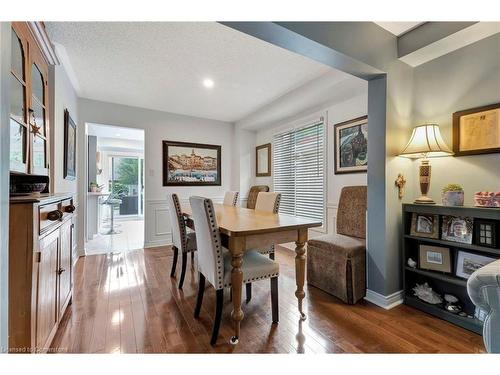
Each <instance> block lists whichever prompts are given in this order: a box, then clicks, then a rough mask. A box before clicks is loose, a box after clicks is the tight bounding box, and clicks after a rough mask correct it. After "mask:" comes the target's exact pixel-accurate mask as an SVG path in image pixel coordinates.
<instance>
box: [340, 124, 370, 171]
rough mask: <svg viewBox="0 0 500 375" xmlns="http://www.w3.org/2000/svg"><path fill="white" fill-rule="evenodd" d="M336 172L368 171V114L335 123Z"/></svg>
mask: <svg viewBox="0 0 500 375" xmlns="http://www.w3.org/2000/svg"><path fill="white" fill-rule="evenodd" d="M334 133H335V134H334V153H335V174H341V173H359V172H366V170H367V168H368V116H363V117H358V118H355V119H353V120H349V121H344V122H341V123H339V124H335V125H334Z"/></svg>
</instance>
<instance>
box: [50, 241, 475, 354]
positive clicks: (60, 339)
mask: <svg viewBox="0 0 500 375" xmlns="http://www.w3.org/2000/svg"><path fill="white" fill-rule="evenodd" d="M276 255H277V256H276V259H277V260H278V261H279V262H280V266H281V270H280V271H281V274H280V278H279V310H280V322H279V324H277V325H273V324H271V298H270V285H269V281H268V280H265V281H260V282H256V283H254V285H253V293H252V300H251V301H250V303H249V304H248V305H245V304H244V306H243V309H244V312H245V319H244V320H243V322H242V325H241V340H240V343H239V344H238V345H237V346H232V345H230V344H229V343H228V340H229V337H230V336H231V334H232V324H231V317H230V314H231V309H232V305H231V304H230V303H229V291H227V293H226V296H225V299H226V302H225V304H224V310H223V318H222V325H221V328H220V335H219V339H218V342H217V345H216V346H215V347H211V346H210V345H209V340H210V334H211V329H212V323H213V316H214V309H215V306H214V305H215V291H214V289H213V288H212V287H211V286H207V291H206V292H205V298H204V300H203V306H202V310H201V314H200V319H199V320H196V319H194V317H193V311H194V305H195V301H196V293H197V272H196V271H195V268H194V267H191V261H190V260H189V264H188V271H187V274H186V280H185V282H184V290H182V291H181V290H179V289H177V280H176V279H171V278H170V275H169V274H170V267H171V261H172V258H173V257H172V251H171V250H170V248H168V247H162V248H154V249H146V250H137V251H130V252H125V253H114V254H104V255H91V256H87V257H85V258H80V259H79V260H78V262H77V265H76V267H75V288H74V296H73V304H72V305H71V306H70V307H69V308H68V311H67V312H66V315H65V316H64V318H63V322H62V323H61V326H60V328H59V330H58V332H57V334H56V336H55V339H54V341H53V343H52V346H53V348H58V349H59V350H58V352H71V353H212V352H217V353H231V352H235V353H289V352H290V353H297V352H300V353H325V352H326V353H362V352H365V353H477V352H484V347H483V343H482V338H481V337H480V336H478V335H476V334H474V333H471V332H469V331H466V330H464V329H461V328H459V327H456V326H454V325H452V324H449V323H447V322H445V321H442V320H440V319H437V318H434V317H432V316H430V315H427V314H425V313H423V312H420V311H418V310H415V309H413V308H410V307H408V306H398V307H396V308H394V309H392V310H389V311H386V310H383V309H381V308H379V307H377V306H375V305H372V304H370V303H368V302H366V301H362V302H360V303H358V304H357V305H355V306H348V305H345V304H343V303H342V302H341V301H339V300H337V299H336V298H334V297H332V296H330V295H329V294H326V293H324V292H322V291H321V290H319V289H316V288H314V287H309V288H307V289H306V299H305V300H304V302H305V309H306V313H307V316H308V317H307V320H306V321H305V322H299V314H298V311H297V300H296V298H295V296H294V292H295V277H294V254H293V253H292V252H290V251H288V250H285V249H282V248H279V250H278V251H277V254H276ZM188 259H190V258H188ZM179 268H180V265H179V264H178V265H177V275H179V273H180V272H179ZM207 285H208V283H207Z"/></svg>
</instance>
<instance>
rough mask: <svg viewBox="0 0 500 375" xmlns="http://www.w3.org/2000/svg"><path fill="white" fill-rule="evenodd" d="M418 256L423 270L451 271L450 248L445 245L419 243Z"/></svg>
mask: <svg viewBox="0 0 500 375" xmlns="http://www.w3.org/2000/svg"><path fill="white" fill-rule="evenodd" d="M418 258H419V267H420V268H421V269H423V270H432V271H440V272H446V273H451V260H450V249H449V248H447V247H440V246H429V245H420V246H419V248H418Z"/></svg>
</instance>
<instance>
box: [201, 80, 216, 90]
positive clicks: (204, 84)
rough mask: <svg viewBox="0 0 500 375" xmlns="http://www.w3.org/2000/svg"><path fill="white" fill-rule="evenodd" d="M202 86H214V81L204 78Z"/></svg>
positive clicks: (209, 87)
mask: <svg viewBox="0 0 500 375" xmlns="http://www.w3.org/2000/svg"><path fill="white" fill-rule="evenodd" d="M203 86H205V87H206V88H207V89H211V88H212V87H214V81H213V80H212V79H210V78H205V79H204V80H203Z"/></svg>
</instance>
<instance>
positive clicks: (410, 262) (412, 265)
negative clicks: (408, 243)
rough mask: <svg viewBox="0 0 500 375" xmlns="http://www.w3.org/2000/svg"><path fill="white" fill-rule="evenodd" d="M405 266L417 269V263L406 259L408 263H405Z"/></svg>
mask: <svg viewBox="0 0 500 375" xmlns="http://www.w3.org/2000/svg"><path fill="white" fill-rule="evenodd" d="M406 264H408V266H410V267H411V268H417V262H415V261H414V260H413V259H411V258H408V261H407V262H406Z"/></svg>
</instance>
